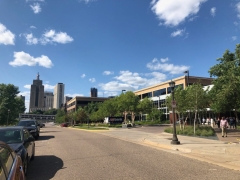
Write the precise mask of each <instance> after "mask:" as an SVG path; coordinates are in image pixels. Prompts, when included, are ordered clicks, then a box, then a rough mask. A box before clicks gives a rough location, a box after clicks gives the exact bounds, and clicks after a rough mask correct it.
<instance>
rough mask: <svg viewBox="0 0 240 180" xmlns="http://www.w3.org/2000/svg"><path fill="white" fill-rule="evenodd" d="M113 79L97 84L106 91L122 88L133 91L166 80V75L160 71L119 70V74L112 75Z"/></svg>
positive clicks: (116, 90)
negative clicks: (141, 72) (143, 72)
mask: <svg viewBox="0 0 240 180" xmlns="http://www.w3.org/2000/svg"><path fill="white" fill-rule="evenodd" d="M114 79H115V80H114V81H111V82H108V83H106V84H103V83H101V84H99V86H100V87H101V89H102V90H104V91H105V92H107V93H110V92H111V93H112V92H119V91H122V90H123V89H124V90H127V91H135V90H137V89H139V88H140V87H147V86H151V85H154V84H157V83H160V82H162V81H164V80H166V75H165V74H163V73H160V72H151V73H146V74H139V73H136V72H130V71H120V72H119V76H115V77H114Z"/></svg>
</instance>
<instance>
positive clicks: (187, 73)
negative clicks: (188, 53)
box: [184, 70, 189, 86]
mask: <svg viewBox="0 0 240 180" xmlns="http://www.w3.org/2000/svg"><path fill="white" fill-rule="evenodd" d="M184 74H185V76H187V86H188V85H189V70H187V71H184Z"/></svg>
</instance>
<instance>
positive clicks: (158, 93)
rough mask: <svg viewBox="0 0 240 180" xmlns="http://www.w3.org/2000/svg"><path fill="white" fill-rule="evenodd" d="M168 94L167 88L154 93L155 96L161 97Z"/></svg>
mask: <svg viewBox="0 0 240 180" xmlns="http://www.w3.org/2000/svg"><path fill="white" fill-rule="evenodd" d="M165 94H166V88H163V89H160V90H157V91H153V96H154V97H156V96H161V95H165Z"/></svg>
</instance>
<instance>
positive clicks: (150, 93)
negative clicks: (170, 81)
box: [142, 92, 152, 99]
mask: <svg viewBox="0 0 240 180" xmlns="http://www.w3.org/2000/svg"><path fill="white" fill-rule="evenodd" d="M145 97H147V98H150V97H152V92H149V93H145V94H142V98H143V99H144V98H145Z"/></svg>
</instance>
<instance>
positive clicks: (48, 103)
mask: <svg viewBox="0 0 240 180" xmlns="http://www.w3.org/2000/svg"><path fill="white" fill-rule="evenodd" d="M44 107H45V108H46V109H52V108H53V92H44Z"/></svg>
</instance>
